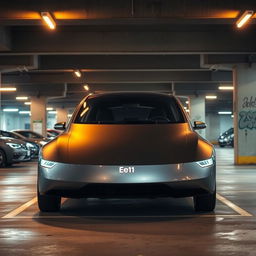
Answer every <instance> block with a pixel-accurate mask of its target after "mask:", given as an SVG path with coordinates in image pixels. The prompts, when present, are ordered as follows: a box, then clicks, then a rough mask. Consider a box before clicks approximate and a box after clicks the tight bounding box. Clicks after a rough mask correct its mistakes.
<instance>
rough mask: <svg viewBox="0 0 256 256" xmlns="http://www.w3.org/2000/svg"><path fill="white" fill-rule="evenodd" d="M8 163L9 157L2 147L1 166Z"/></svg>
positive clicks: (0, 152)
mask: <svg viewBox="0 0 256 256" xmlns="http://www.w3.org/2000/svg"><path fill="white" fill-rule="evenodd" d="M6 165H7V159H6V155H5V152H4V151H3V150H2V149H0V167H6Z"/></svg>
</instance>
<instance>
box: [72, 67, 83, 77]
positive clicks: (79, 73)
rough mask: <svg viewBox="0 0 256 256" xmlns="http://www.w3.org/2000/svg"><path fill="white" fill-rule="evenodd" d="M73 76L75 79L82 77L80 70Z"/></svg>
mask: <svg viewBox="0 0 256 256" xmlns="http://www.w3.org/2000/svg"><path fill="white" fill-rule="evenodd" d="M74 74H75V76H76V77H81V76H82V74H81V72H80V70H78V69H77V70H75V71H74Z"/></svg>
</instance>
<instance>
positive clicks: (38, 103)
mask: <svg viewBox="0 0 256 256" xmlns="http://www.w3.org/2000/svg"><path fill="white" fill-rule="evenodd" d="M30 111H31V118H30V127H31V130H33V131H35V132H38V133H40V134H42V135H43V136H46V135H47V132H46V97H31V105H30Z"/></svg>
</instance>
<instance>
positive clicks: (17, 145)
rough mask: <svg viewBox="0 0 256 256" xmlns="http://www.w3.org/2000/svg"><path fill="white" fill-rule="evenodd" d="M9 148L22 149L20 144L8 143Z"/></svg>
mask: <svg viewBox="0 0 256 256" xmlns="http://www.w3.org/2000/svg"><path fill="white" fill-rule="evenodd" d="M6 144H7V145H8V146H9V147H11V148H15V149H18V148H21V145H20V144H16V143H10V142H8V143H6Z"/></svg>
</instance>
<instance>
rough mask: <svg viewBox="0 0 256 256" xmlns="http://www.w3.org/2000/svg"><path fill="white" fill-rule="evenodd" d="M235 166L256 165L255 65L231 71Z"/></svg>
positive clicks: (239, 66)
mask: <svg viewBox="0 0 256 256" xmlns="http://www.w3.org/2000/svg"><path fill="white" fill-rule="evenodd" d="M233 84H234V109H233V110H234V131H235V133H234V135H235V137H234V139H235V140H234V147H235V164H256V64H253V65H252V66H250V67H249V66H248V65H242V64H240V65H237V66H236V67H235V68H234V69H233Z"/></svg>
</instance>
